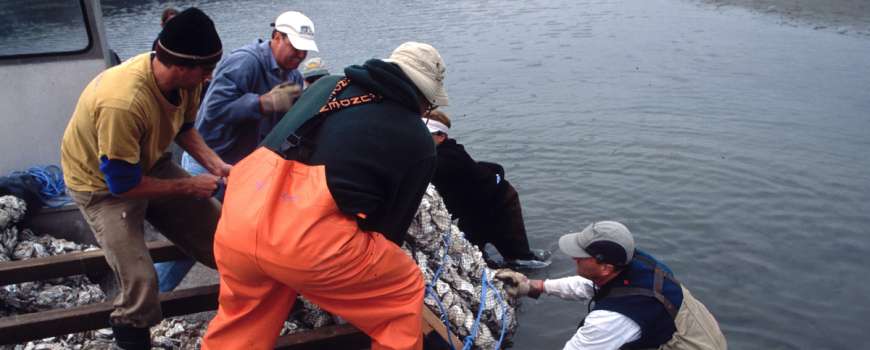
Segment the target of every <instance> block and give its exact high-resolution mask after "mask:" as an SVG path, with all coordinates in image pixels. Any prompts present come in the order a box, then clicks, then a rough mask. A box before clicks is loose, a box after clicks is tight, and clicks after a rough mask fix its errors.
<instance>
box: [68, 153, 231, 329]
mask: <svg viewBox="0 0 870 350" xmlns="http://www.w3.org/2000/svg"><path fill="white" fill-rule="evenodd" d="M146 175H147V176H151V177H155V178H158V179H177V178H187V177H190V174H189V173H187V172H186V171H184V169H182V168H181V167H179V166H178V165H176V164H174V163H172V162H171V161H170V158H169V156H168V154H165V155H164V156H163V157H161V158H160V159H159V160H158V161H157V163H156V164H155V165H154V167H153V168H151V170H150V171H149V172H148V174H146ZM69 193H70V196H71V197H72V199H73V200H74V201H75V202H76V205H78V207H79V210H81V212H82V215H83V216H84V218H85V220H87V222H88V224H89V225H90V226H91V230H92V231H93V232H94V236H95V237H96V239H97V242H98V243H99V244H100V246H101V247H102V248H103V251H104V253H105V255H106V261H107V262H108V263H109V266H111V268H112V270H113V271H114V272H115V277H116V278H117V279H118V284H119V287H120V289H121V294H120V295H118V297H117V298H116V299H115V304H114V306H115V311H114V312H112V314H111V316H110V318H111V319H112V322H114V323H119V324H132V325H133V326H135V327H139V328H146V327H151V326H154V325H156V324H158V323H160V321H161V320H162V319H163V313H162V311H161V310H160V302H159V300H158V299H157V273H156V272H155V270H154V263H153V262H152V261H151V255H150V254H149V253H148V249H147V248H146V247H145V239H144V230H145V227H144V222H145V220H148V222H149V223H151V224H152V225H153V226H154V227H155V228H157V230H158V231H159V232H160V233H161V234H163V235H164V236H166V238H167V239H169V240H170V241H172V243H174V244H175V245H176V246H178V247H179V248H180V249H181V250H182V251H183V252H185V253H186V254H187V255H190V256H192V257H193V258H194V259H196V260H197V261H199V262H201V263H203V264H204V265H206V266H208V267H211V268H217V266H216V265H215V262H214V248H213V244H214V243H213V242H214V232H215V228H216V226H217V222H218V220H219V219H220V211H221V205H220V203H219V202H218V201H217V200H215V199H212V198H209V199H204V200H197V198H196V197H194V196H186V195H185V196H181V195H179V196H172V197H165V198H158V199H124V198H119V197H115V196H113V195H112V194H110V193H109V192H108V191H105V192H104V191H99V192H80V191H74V190H69Z"/></svg>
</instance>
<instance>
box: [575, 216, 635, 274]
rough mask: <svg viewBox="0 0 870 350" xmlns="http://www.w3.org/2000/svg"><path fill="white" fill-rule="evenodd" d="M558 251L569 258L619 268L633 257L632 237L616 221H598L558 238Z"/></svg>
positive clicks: (626, 229)
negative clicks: (601, 262) (587, 259)
mask: <svg viewBox="0 0 870 350" xmlns="http://www.w3.org/2000/svg"><path fill="white" fill-rule="evenodd" d="M559 249H561V250H562V252H563V253H565V254H568V255H569V256H571V257H575V258H596V259H598V260H601V261H604V262H605V263H608V264H611V265H615V266H620V267H621V266H626V265H628V264H629V263H631V259H632V258H633V257H634V237H632V236H631V232H629V231H628V228H626V227H625V226H624V225H622V224H620V223H618V222H616V221H599V222H596V223H593V224H591V225H589V226H586V228H585V229H583V231H580V232H575V233H569V234H567V235H564V236H562V238H559Z"/></svg>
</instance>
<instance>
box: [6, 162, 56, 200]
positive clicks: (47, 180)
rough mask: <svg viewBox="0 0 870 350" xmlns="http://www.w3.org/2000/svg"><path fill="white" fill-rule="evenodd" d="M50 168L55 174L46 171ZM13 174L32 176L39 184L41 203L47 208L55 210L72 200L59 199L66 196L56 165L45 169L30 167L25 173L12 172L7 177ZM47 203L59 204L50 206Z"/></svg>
mask: <svg viewBox="0 0 870 350" xmlns="http://www.w3.org/2000/svg"><path fill="white" fill-rule="evenodd" d="M50 168H55V169H57V172H53V171H50V170H48V169H50ZM15 174H30V176H33V178H34V179H36V182H37V183H39V188H40V190H39V193H40V194H42V203H45V205H47V206H49V207H52V208H57V207H59V206H61V205H64V204H66V203H69V202H71V201H72V198H63V199H61V198H60V197H63V196H65V195H66V193H65V191H66V185H65V184H64V183H63V175H61V174H62V172H61V170H60V168H59V167H58V166H57V165H49V166H46V167H45V168H40V167H37V166H32V167H30V169H27V171H13V172H11V173H10V174H9V176H10V177H11V176H12V175H15ZM49 201H52V202H59V203H55V204H51V203H49Z"/></svg>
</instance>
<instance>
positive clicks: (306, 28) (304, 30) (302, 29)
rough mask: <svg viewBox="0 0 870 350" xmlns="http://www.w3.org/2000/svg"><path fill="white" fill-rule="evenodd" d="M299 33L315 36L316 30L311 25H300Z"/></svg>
mask: <svg viewBox="0 0 870 350" xmlns="http://www.w3.org/2000/svg"><path fill="white" fill-rule="evenodd" d="M299 35H311V36H314V30H313V29H311V27H309V26H301V27H299Z"/></svg>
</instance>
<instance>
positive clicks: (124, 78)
mask: <svg viewBox="0 0 870 350" xmlns="http://www.w3.org/2000/svg"><path fill="white" fill-rule="evenodd" d="M200 88H201V87H200ZM200 88H197V89H196V91H186V90H183V89H179V90H178V93H179V96H178V106H174V105H172V104H171V103H169V101H167V100H166V98H165V97H163V95H162V94H161V93H160V90H159V89H157V82H156V81H155V80H154V73H153V70H152V69H151V53H150V52H149V53H144V54H141V55H139V56H136V57H134V58H132V59H131V60H129V61H127V62H124V63H123V64H121V65H118V66H115V67H112V68H110V69H107V70H105V71H103V72H102V73H100V74H99V75H97V77H96V78H94V80H92V81H91V82H90V84H88V86H87V87H86V88H85V91H84V92H82V95H81V97H79V102H78V104H77V105H76V109H75V112H73V116H72V119H71V120H70V122H69V125H68V126H67V128H66V132H65V133H64V135H63V142H62V143H61V147H60V151H61V161H62V165H63V178H64V182H65V183H66V186H67V187H69V188H71V189H73V190H76V191H107V190H108V189H109V188H108V186H107V185H106V179H105V176H104V175H103V173H102V172H101V171H100V157H102V156H106V157H108V158H109V159H117V160H123V161H126V162H128V163H131V164H136V163H138V164H139V166H140V167H142V174H143V175H144V174H147V173H148V171H149V170H150V169H151V167H152V166H154V163H155V162H156V161H157V159H158V158H160V156H161V155H162V154H163V152H165V151H166V149H167V148H168V147H169V145H170V143H171V142H172V140H173V139H175V136H176V134H177V133H178V130H179V129H181V125H182V124H183V123H192V122H194V121H195V120H196V111H197V109H198V108H199V91H200Z"/></svg>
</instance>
